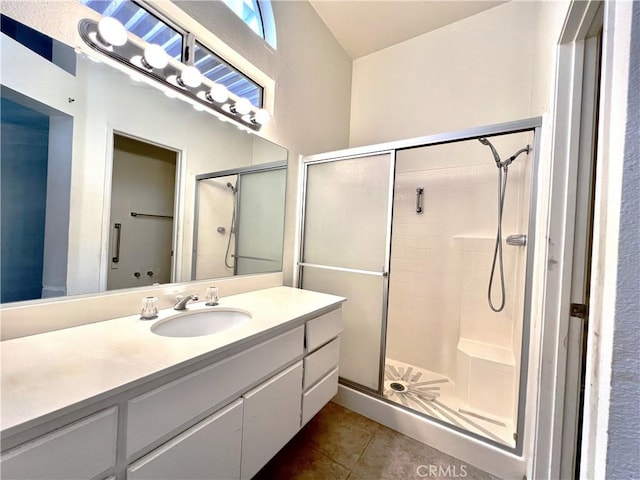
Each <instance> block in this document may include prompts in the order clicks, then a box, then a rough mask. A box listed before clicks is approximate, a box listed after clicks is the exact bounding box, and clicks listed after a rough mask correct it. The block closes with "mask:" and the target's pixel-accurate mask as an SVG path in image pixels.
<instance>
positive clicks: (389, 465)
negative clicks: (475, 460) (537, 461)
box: [349, 427, 495, 480]
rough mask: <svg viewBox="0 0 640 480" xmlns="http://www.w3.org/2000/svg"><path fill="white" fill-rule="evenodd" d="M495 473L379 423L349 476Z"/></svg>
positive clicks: (481, 478)
mask: <svg viewBox="0 0 640 480" xmlns="http://www.w3.org/2000/svg"><path fill="white" fill-rule="evenodd" d="M397 478H403V479H418V478H427V479H444V478H466V479H468V480H471V479H473V480H493V479H494V478H495V477H493V476H491V475H489V474H488V473H485V472H483V471H481V470H478V469H477V468H475V467H473V466H471V465H468V464H466V463H464V462H462V461H460V460H458V459H456V458H453V457H451V456H449V455H446V454H444V453H442V452H440V451H438V450H436V449H434V448H431V447H429V446H427V445H424V444H422V443H420V442H418V441H416V440H414V439H412V438H409V437H407V436H405V435H402V434H400V433H398V432H396V431H394V430H391V429H389V428H386V427H380V428H379V429H378V431H377V432H376V434H375V435H374V437H373V439H372V440H371V442H370V443H369V445H368V447H367V449H366V450H365V452H364V453H363V455H362V457H361V458H360V459H359V460H358V462H357V463H356V465H355V466H354V467H353V469H352V474H351V476H350V477H349V480H365V479H378V480H395V479H397Z"/></svg>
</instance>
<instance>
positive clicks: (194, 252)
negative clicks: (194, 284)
mask: <svg viewBox="0 0 640 480" xmlns="http://www.w3.org/2000/svg"><path fill="white" fill-rule="evenodd" d="M282 169H284V170H286V169H287V161H286V160H277V161H275V162H268V163H262V164H258V165H249V166H246V167H239V168H230V169H228V170H219V171H216V172H209V173H200V174H198V175H196V176H195V190H194V197H195V201H194V206H193V240H192V242H191V280H192V281H193V280H196V273H197V272H196V269H197V266H198V215H199V214H200V181H201V180H208V179H210V178H218V177H227V176H230V175H238V180H240V177H241V176H242V175H244V174H248V173H260V172H268V171H271V170H282ZM285 195H286V192H285ZM239 216H240V208H239V207H238V209H237V210H236V218H238V217H239ZM237 228H238V227H237V225H236V235H235V239H234V251H237V250H236V249H237V247H238V245H237V243H238V235H237ZM229 234H230V235H231V232H229ZM235 275H236V264H235V262H234V264H233V276H235Z"/></svg>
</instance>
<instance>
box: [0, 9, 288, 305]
mask: <svg viewBox="0 0 640 480" xmlns="http://www.w3.org/2000/svg"><path fill="white" fill-rule="evenodd" d="M79 8H85V7H83V6H82V5H79ZM2 25H3V33H2V39H1V41H2V43H1V48H2V51H1V62H2V64H1V66H0V67H1V71H2V77H1V79H0V80H1V87H0V88H1V94H2V105H1V111H2V132H1V133H2V136H1V159H2V160H1V162H2V163H1V165H0V179H1V182H2V183H1V189H2V199H1V200H2V201H1V209H2V212H1V213H2V215H1V219H2V225H1V226H0V233H1V236H2V251H1V257H0V258H1V266H2V270H1V282H2V284H1V286H0V293H1V295H2V303H7V302H15V301H23V300H32V299H39V298H48V297H57V296H63V295H75V294H86V293H96V292H101V291H106V290H115V289H121V288H131V287H140V286H145V285H152V284H154V283H168V282H185V281H190V280H192V279H204V278H218V277H223V276H230V275H237V274H249V273H262V272H267V271H269V272H273V271H280V270H282V247H283V224H284V195H285V183H286V180H285V179H286V163H287V150H286V149H284V148H282V147H280V146H278V145H275V144H273V143H271V142H269V141H267V140H265V139H264V138H261V137H259V136H257V135H255V134H249V133H246V132H244V131H241V130H239V129H238V128H237V127H236V126H234V125H232V124H231V123H229V122H221V121H220V120H218V119H217V118H215V117H214V116H212V115H210V114H208V113H207V112H203V111H198V110H196V109H194V108H193V107H192V106H191V105H189V104H187V103H185V102H182V101H180V100H179V99H176V98H169V97H167V96H166V95H165V94H164V93H162V92H161V91H159V90H157V89H154V88H153V87H151V86H149V85H147V84H146V83H140V82H137V81H136V80H135V79H134V78H133V77H130V76H129V75H127V74H126V73H123V72H121V71H119V70H116V69H114V68H112V67H110V66H108V65H106V64H105V63H101V62H96V61H94V60H92V59H90V58H89V57H87V56H85V55H81V54H76V53H75V52H74V50H73V49H72V48H71V47H69V46H67V45H64V44H62V43H61V42H58V41H56V40H55V39H52V38H49V37H47V36H45V35H42V34H40V33H39V32H35V31H30V29H29V28H28V27H26V26H24V25H22V24H20V23H18V22H15V21H13V20H12V19H11V18H9V17H6V16H5V15H3V18H2ZM6 25H11V31H9V30H8V27H7V28H5V26H6ZM68 28H77V27H76V25H75V24H74V23H72V22H70V24H69V27H68ZM21 29H22V30H21ZM17 30H21V31H23V32H26V35H28V36H31V37H32V39H31V40H28V41H25V40H24V35H22V36H21V35H18V34H15V31H17ZM33 38H36V39H37V41H35V44H37V45H40V47H38V46H37V45H36V47H34V40H33ZM227 183H228V184H229V185H231V187H227ZM218 187H221V188H218ZM216 195H218V196H219V197H216ZM216 198H218V199H219V200H220V202H217V201H216V200H215V199H216ZM267 198H268V199H269V200H266V199H267ZM269 202H270V203H269ZM223 205H224V206H223ZM267 205H269V206H270V207H269V208H268V211H267V210H264V208H266V206H267ZM260 209H262V210H260ZM231 222H233V224H232V223H231ZM242 232H245V233H244V234H243V233H242ZM198 236H199V237H200V241H198ZM205 239H209V240H211V241H208V240H205ZM221 245H223V246H224V248H221V247H220V246H221ZM227 245H229V249H230V250H231V251H230V252H227V250H228V249H227ZM214 250H215V254H213V253H212V252H214ZM240 252H247V253H246V254H243V255H240ZM239 256H244V257H247V258H245V259H240V258H238V257H239ZM214 257H215V258H214ZM218 257H219V258H218ZM252 258H255V259H257V260H254V259H252ZM225 259H226V264H227V265H229V267H226V266H225V262H224V261H225ZM260 259H262V260H260ZM264 259H268V260H269V261H268V262H267V261H265V260H264Z"/></svg>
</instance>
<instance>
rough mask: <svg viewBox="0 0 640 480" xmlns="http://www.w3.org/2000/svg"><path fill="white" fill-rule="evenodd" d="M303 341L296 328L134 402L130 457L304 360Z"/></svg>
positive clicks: (131, 403) (130, 404)
mask: <svg viewBox="0 0 640 480" xmlns="http://www.w3.org/2000/svg"><path fill="white" fill-rule="evenodd" d="M303 335H304V327H302V326H300V327H297V328H295V329H293V330H290V331H289V332H286V333H283V334H282V335H279V336H277V337H275V338H272V339H270V340H267V341H265V342H262V343H259V344H258V345H256V346H254V347H251V348H248V349H247V350H244V351H242V352H240V353H237V354H236V355H233V356H231V357H229V358H226V359H224V360H222V361H220V362H216V363H214V364H213V365H210V366H208V367H205V368H202V369H200V370H197V371H195V372H193V373H190V374H188V375H186V376H184V377H182V378H180V379H178V380H175V381H173V382H170V383H167V384H164V385H162V386H160V387H158V388H156V389H154V390H152V391H150V392H146V393H144V394H142V395H140V396H138V397H135V398H133V399H131V400H130V401H129V402H128V405H127V412H128V416H127V456H128V457H129V458H130V457H131V456H132V455H133V454H134V453H135V452H138V451H139V450H141V449H143V448H144V447H146V446H147V445H149V444H151V443H152V442H153V441H155V440H157V439H160V438H161V437H163V436H164V435H166V434H169V433H171V432H172V431H174V430H175V429H176V428H180V427H181V426H182V425H185V424H187V423H188V422H189V421H190V420H191V419H193V418H195V417H197V416H198V415H200V414H203V413H205V412H207V410H211V409H214V408H216V407H217V406H218V405H224V404H225V403H228V402H230V401H233V400H235V399H236V398H238V397H239V396H240V395H241V394H242V393H243V390H246V389H247V388H250V387H251V386H253V385H255V384H256V383H257V382H259V381H261V380H263V379H265V378H267V377H268V376H269V375H270V374H272V373H274V372H277V371H278V370H279V369H281V368H282V367H284V366H286V365H287V364H288V363H290V362H292V361H294V360H295V359H297V358H300V357H301V356H302V353H303Z"/></svg>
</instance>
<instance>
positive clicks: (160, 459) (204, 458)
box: [127, 399, 242, 480]
mask: <svg viewBox="0 0 640 480" xmlns="http://www.w3.org/2000/svg"><path fill="white" fill-rule="evenodd" d="M241 442H242V399H239V400H236V401H235V402H233V403H232V404H231V405H229V406H228V407H225V408H223V409H222V410H221V411H218V412H216V413H214V414H213V415H211V416H210V417H207V418H206V419H204V420H203V421H201V422H200V423H198V424H196V425H195V426H193V427H191V428H190V429H189V430H187V431H185V432H184V433H182V434H180V435H178V436H177V437H175V438H173V439H172V440H170V441H169V442H167V443H165V444H164V445H162V446H161V447H159V448H157V449H156V450H154V451H153V452H151V453H149V454H148V455H146V456H144V457H142V458H141V459H140V460H139V461H137V462H136V463H134V464H133V465H131V466H130V467H129V468H128V469H127V479H128V480H145V479H147V480H157V479H160V478H161V479H163V480H202V479H225V480H232V479H237V478H240V451H241Z"/></svg>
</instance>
